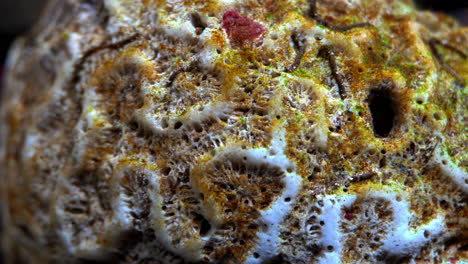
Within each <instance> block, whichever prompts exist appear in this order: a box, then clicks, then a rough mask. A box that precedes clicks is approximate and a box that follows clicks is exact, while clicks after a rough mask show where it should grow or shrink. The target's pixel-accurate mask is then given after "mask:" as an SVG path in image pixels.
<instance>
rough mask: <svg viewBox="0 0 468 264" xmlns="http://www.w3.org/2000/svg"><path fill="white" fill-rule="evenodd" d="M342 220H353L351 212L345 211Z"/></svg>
mask: <svg viewBox="0 0 468 264" xmlns="http://www.w3.org/2000/svg"><path fill="white" fill-rule="evenodd" d="M344 218H346V220H349V221H351V220H353V219H354V214H353V212H351V211H346V212H345V215H344Z"/></svg>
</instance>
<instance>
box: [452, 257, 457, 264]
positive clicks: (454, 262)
mask: <svg viewBox="0 0 468 264" xmlns="http://www.w3.org/2000/svg"><path fill="white" fill-rule="evenodd" d="M450 263H451V264H456V263H458V258H450Z"/></svg>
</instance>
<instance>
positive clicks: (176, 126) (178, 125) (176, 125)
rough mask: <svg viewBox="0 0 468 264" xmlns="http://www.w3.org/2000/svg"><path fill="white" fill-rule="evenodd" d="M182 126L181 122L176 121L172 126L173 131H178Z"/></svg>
mask: <svg viewBox="0 0 468 264" xmlns="http://www.w3.org/2000/svg"><path fill="white" fill-rule="evenodd" d="M182 125H183V124H182V122H180V121H177V122H175V124H174V129H179V128H181V127H182Z"/></svg>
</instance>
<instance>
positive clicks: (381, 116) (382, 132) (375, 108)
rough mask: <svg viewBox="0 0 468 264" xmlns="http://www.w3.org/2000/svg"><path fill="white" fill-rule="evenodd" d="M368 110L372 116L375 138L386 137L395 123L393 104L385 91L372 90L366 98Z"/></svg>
mask: <svg viewBox="0 0 468 264" xmlns="http://www.w3.org/2000/svg"><path fill="white" fill-rule="evenodd" d="M368 103H369V109H370V111H371V115H372V125H373V129H374V134H375V135H376V136H377V137H387V136H388V135H389V134H390V132H391V131H392V128H393V126H394V123H395V117H396V112H395V102H394V100H393V98H392V95H391V94H390V92H389V91H388V90H386V89H379V88H378V89H373V90H371V91H370V93H369V97H368Z"/></svg>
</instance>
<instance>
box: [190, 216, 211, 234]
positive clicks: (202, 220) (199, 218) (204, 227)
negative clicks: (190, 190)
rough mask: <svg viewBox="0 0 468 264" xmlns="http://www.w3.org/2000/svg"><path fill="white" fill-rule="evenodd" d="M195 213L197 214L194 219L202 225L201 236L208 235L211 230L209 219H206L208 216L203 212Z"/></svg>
mask: <svg viewBox="0 0 468 264" xmlns="http://www.w3.org/2000/svg"><path fill="white" fill-rule="evenodd" d="M193 214H194V216H195V218H194V221H195V222H196V223H197V224H198V225H200V236H206V235H207V234H208V233H209V232H210V230H211V224H210V222H208V220H206V218H205V217H204V216H203V215H201V214H197V213H193Z"/></svg>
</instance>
